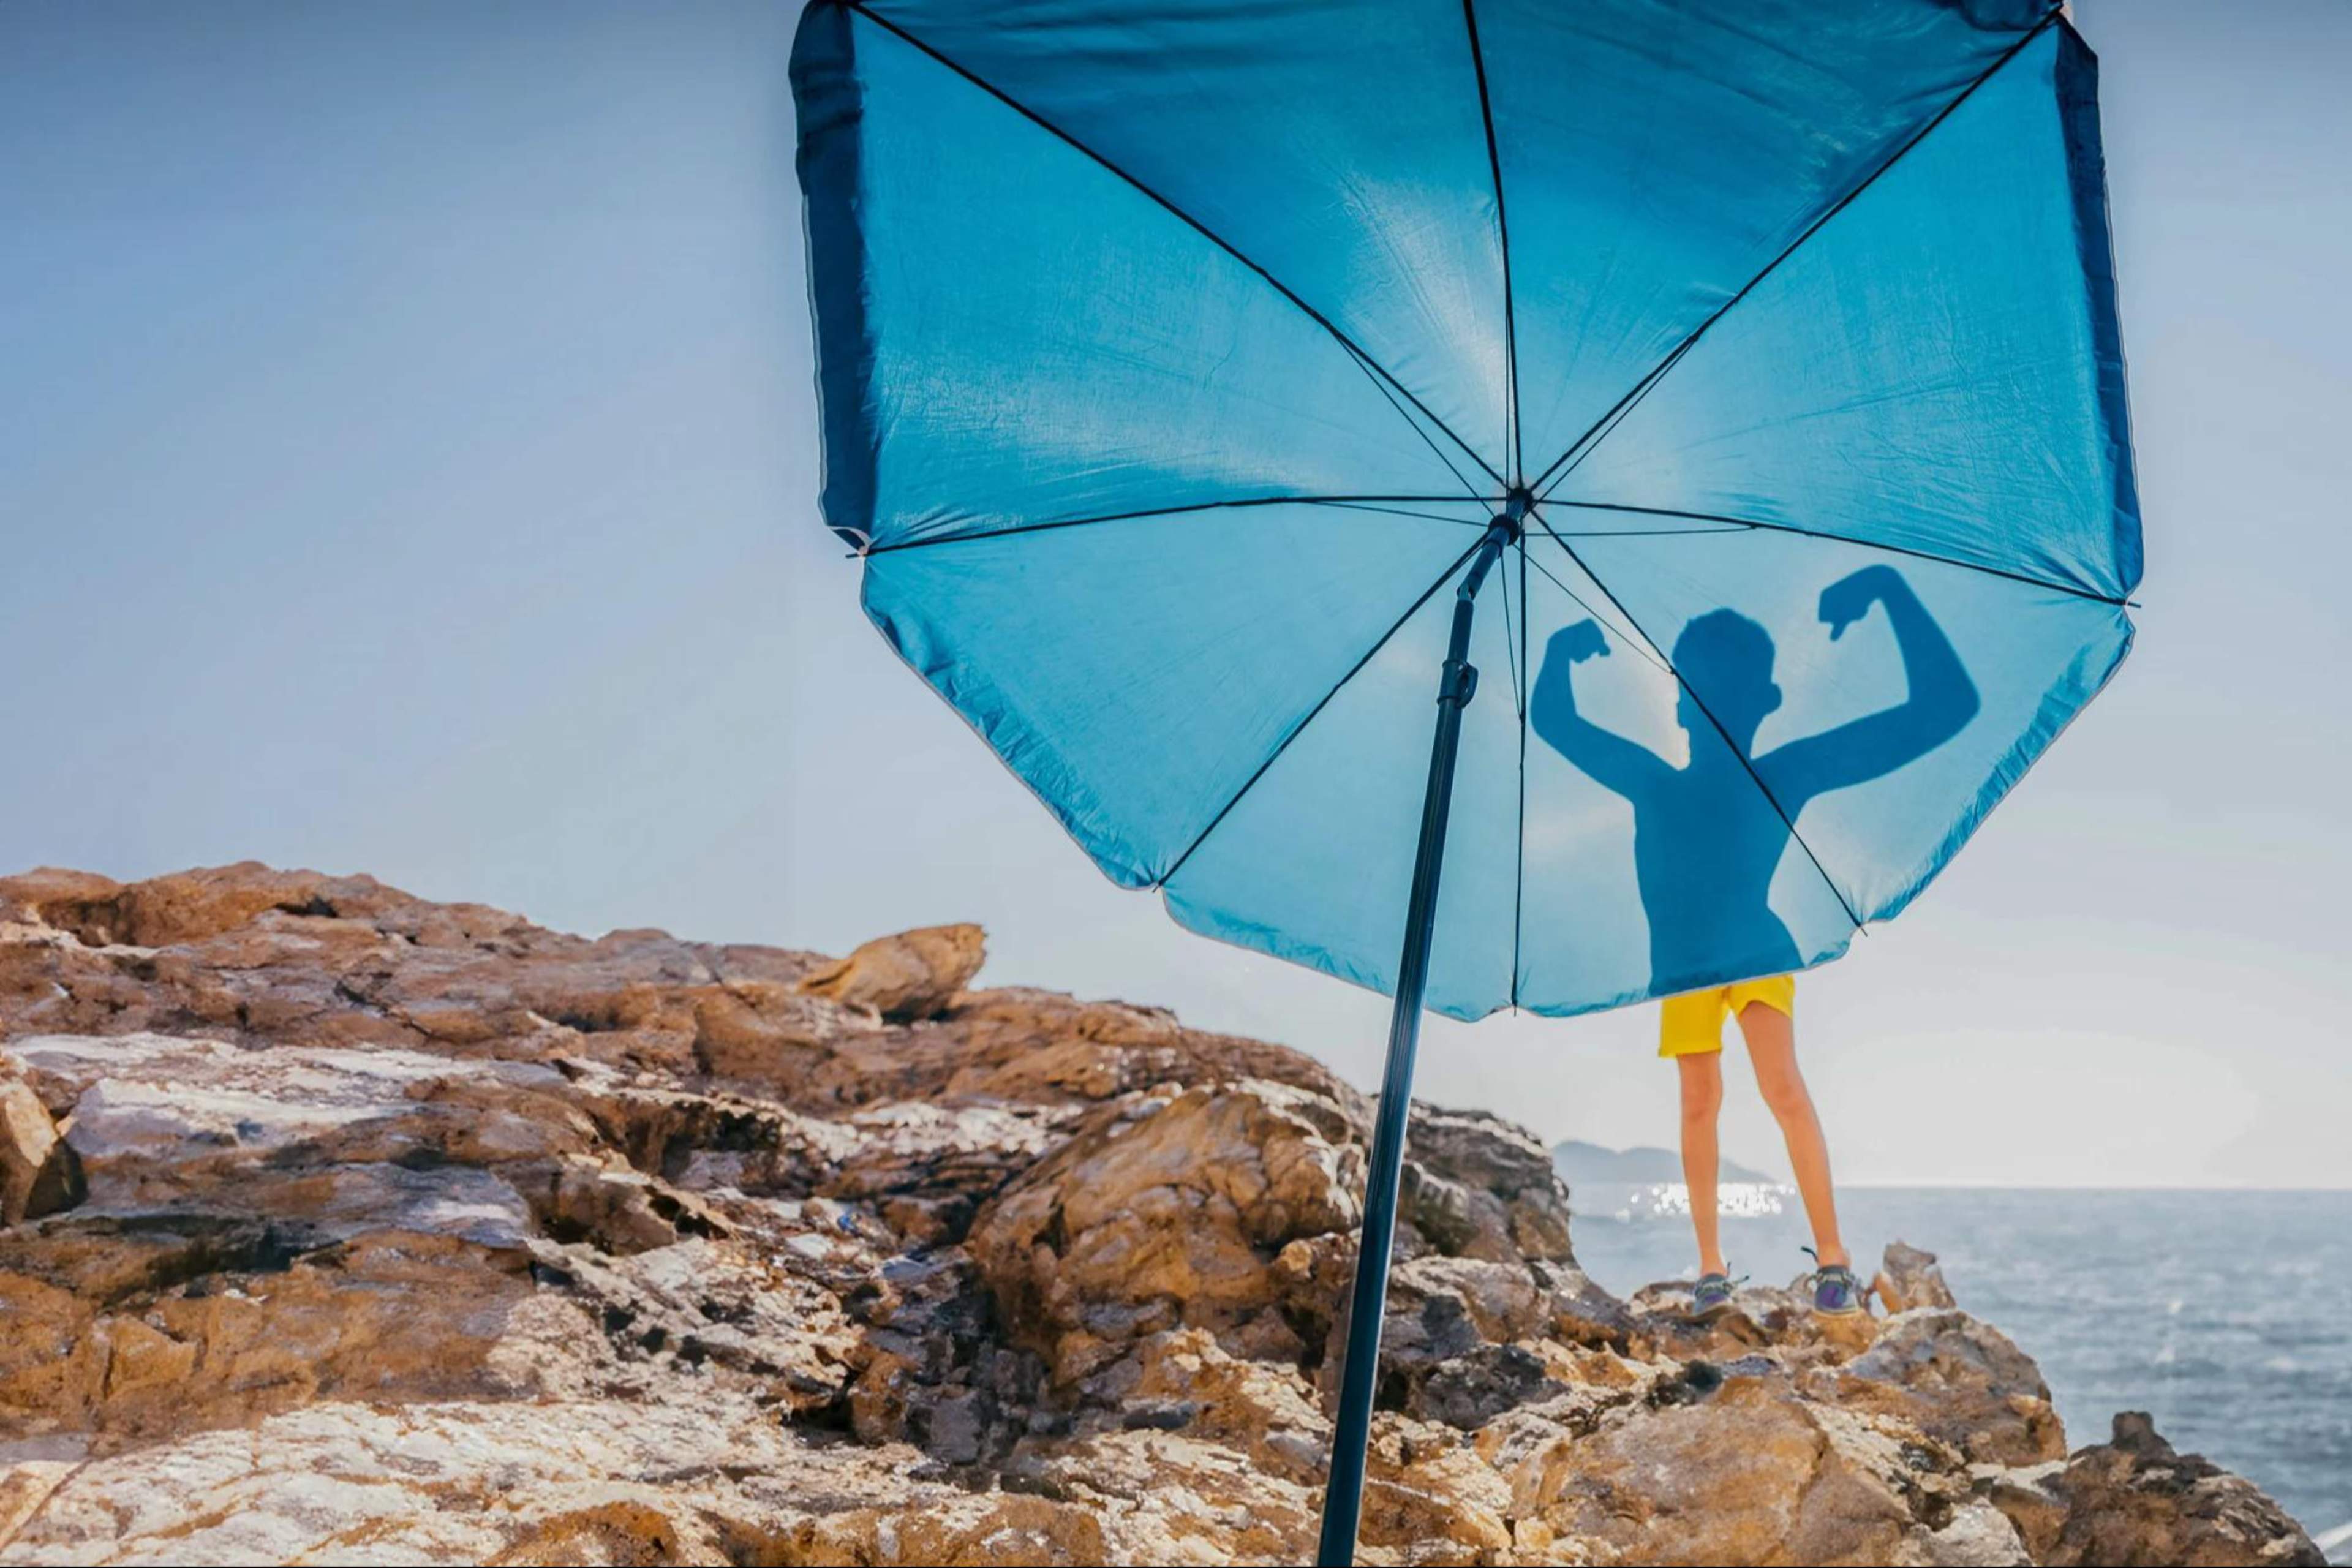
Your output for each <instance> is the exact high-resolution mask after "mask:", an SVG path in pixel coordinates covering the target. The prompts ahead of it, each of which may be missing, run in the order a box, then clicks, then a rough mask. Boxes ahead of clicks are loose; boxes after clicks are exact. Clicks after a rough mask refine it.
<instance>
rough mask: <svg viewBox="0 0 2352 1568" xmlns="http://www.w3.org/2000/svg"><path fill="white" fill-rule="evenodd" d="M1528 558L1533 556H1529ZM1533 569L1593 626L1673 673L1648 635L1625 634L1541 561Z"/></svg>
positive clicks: (1668, 672)
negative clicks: (1586, 617)
mask: <svg viewBox="0 0 2352 1568" xmlns="http://www.w3.org/2000/svg"><path fill="white" fill-rule="evenodd" d="M1536 521H1538V523H1541V522H1542V521H1543V520H1542V519H1541V518H1538V519H1537V520H1536ZM1544 531H1546V532H1547V533H1549V532H1550V529H1549V527H1546V528H1545V530H1544ZM1553 537H1554V538H1558V537H1559V535H1557V534H1553ZM1530 559H1533V558H1532V557H1530ZM1535 569H1536V570H1537V571H1538V572H1540V573H1542V574H1544V576H1545V577H1547V578H1549V580H1550V582H1551V585H1552V586H1553V587H1555V588H1557V589H1559V591H1560V592H1561V593H1563V594H1565V595H1568V597H1569V601H1570V603H1571V604H1573V605H1575V606H1576V607H1577V608H1578V609H1580V610H1582V611H1583V612H1584V613H1585V614H1586V615H1588V616H1591V617H1592V624H1593V625H1594V626H1600V627H1601V628H1603V629H1604V630H1606V631H1607V632H1608V633H1609V635H1610V636H1611V637H1615V638H1616V639H1617V640H1618V641H1619V642H1622V643H1623V644H1624V645H1625V646H1626V647H1629V648H1632V649H1633V651H1634V652H1635V653H1637V654H1639V655H1640V656H1641V657H1642V658H1644V659H1647V660H1648V661H1649V662H1650V663H1651V664H1653V665H1654V666H1656V667H1657V668H1658V670H1659V672H1660V673H1661V674H1664V675H1672V674H1673V673H1674V671H1673V670H1671V669H1669V668H1667V667H1666V661H1665V660H1664V659H1663V658H1659V657H1658V655H1657V653H1656V651H1655V650H1654V649H1652V648H1650V647H1645V646H1644V645H1645V644H1646V643H1647V642H1648V641H1649V638H1648V637H1641V636H1633V637H1629V636H1627V635H1626V633H1625V631H1624V628H1622V626H1617V625H1616V624H1615V623H1614V622H1612V621H1611V620H1610V619H1609V617H1608V616H1604V615H1602V614H1601V612H1600V611H1598V610H1596V609H1594V608H1593V607H1592V606H1591V605H1590V604H1588V603H1586V602H1585V598H1584V595H1581V594H1580V593H1578V592H1577V591H1576V590H1575V589H1573V588H1571V587H1570V586H1569V585H1568V584H1565V583H1563V582H1561V581H1560V580H1559V574H1557V573H1555V572H1553V571H1552V569H1551V568H1550V567H1549V566H1547V565H1545V564H1544V563H1542V562H1540V561H1537V562H1535Z"/></svg>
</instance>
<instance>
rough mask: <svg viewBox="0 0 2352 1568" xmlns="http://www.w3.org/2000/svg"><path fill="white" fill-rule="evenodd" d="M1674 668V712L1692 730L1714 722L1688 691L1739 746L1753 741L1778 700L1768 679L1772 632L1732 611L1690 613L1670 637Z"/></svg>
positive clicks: (1742, 748)
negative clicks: (1678, 689)
mask: <svg viewBox="0 0 2352 1568" xmlns="http://www.w3.org/2000/svg"><path fill="white" fill-rule="evenodd" d="M1675 669H1676V670H1677V671H1679V672H1680V673H1681V675H1682V678H1683V681H1684V689H1683V694H1682V700H1681V701H1680V703H1679V704H1678V705H1677V707H1676V710H1675V712H1676V717H1678V718H1679V719H1680V720H1681V721H1682V726H1683V728H1684V729H1685V730H1686V731H1689V732H1690V733H1692V734H1693V735H1697V734H1701V733H1703V732H1705V731H1709V730H1711V729H1713V728H1714V726H1713V725H1711V724H1709V723H1708V722H1707V716H1706V713H1705V712H1701V711H1700V710H1699V709H1698V706H1697V704H1696V703H1695V702H1693V701H1692V700H1691V694H1692V693H1693V692H1696V693H1697V694H1698V697H1699V699H1700V700H1703V701H1704V702H1705V703H1706V708H1707V711H1708V712H1712V713H1713V714H1714V715H1715V718H1716V721H1717V722H1718V723H1720V724H1721V725H1722V726H1723V728H1724V730H1725V731H1727V734H1728V735H1729V737H1730V740H1731V742H1732V744H1733V745H1735V746H1738V748H1739V750H1740V751H1741V752H1747V751H1748V748H1749V747H1750V746H1751V745H1752V744H1753V743H1754V742H1755V740H1756V729H1757V726H1758V725H1759V724H1761V723H1763V722H1764V720H1765V716H1766V715H1768V714H1769V713H1770V712H1771V711H1772V710H1774V709H1776V708H1778V707H1780V688H1779V687H1778V686H1776V685H1774V684H1773V682H1772V637H1771V634H1770V633H1769V632H1767V631H1766V630H1765V629H1764V628H1763V627H1762V626H1758V625H1757V624H1756V623H1755V622H1754V621H1751V620H1749V619H1748V617H1747V616H1742V615H1738V614H1736V613H1735V612H1733V611H1730V610H1710V611H1708V612H1707V613H1706V615H1703V616H1695V617H1693V619H1692V620H1691V622H1690V624H1689V625H1688V626H1685V627H1683V634H1682V636H1680V637H1676V638H1675Z"/></svg>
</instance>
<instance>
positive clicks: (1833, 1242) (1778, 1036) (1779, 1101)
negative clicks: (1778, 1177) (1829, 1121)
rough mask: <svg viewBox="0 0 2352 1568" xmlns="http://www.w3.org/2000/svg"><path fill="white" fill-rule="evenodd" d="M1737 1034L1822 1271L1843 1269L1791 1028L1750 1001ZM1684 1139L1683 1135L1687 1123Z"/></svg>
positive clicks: (1826, 1154) (1824, 1160)
mask: <svg viewBox="0 0 2352 1568" xmlns="http://www.w3.org/2000/svg"><path fill="white" fill-rule="evenodd" d="M1739 1032H1740V1034H1741V1035H1743V1036H1745V1037H1747V1040H1748V1060H1749V1061H1751V1062H1753V1063H1754V1064H1755V1067H1756V1087H1757V1088H1758V1089H1760V1090H1761V1091H1763V1095H1764V1103H1765V1104H1766V1105H1768V1106H1769V1107H1770V1108H1771V1110H1772V1116H1773V1119H1774V1120H1775V1121H1779V1122H1780V1136H1781V1138H1782V1139H1783V1140H1785V1141H1786V1142H1787V1143H1788V1145H1789V1164H1790V1168H1791V1169H1793V1170H1794V1171H1795V1172H1796V1175H1797V1191H1798V1192H1799V1193H1800V1194H1802V1196H1803V1198H1804V1200H1805V1217H1806V1219H1808V1220H1809V1221H1811V1224H1812V1227H1813V1250H1814V1251H1815V1252H1816V1253H1817V1254H1818V1255H1819V1256H1820V1258H1821V1261H1822V1264H1823V1265H1825V1266H1826V1265H1830V1264H1840V1265H1843V1264H1845V1263H1847V1262H1849V1261H1850V1260H1849V1259H1848V1258H1847V1257H1846V1253H1845V1243H1844V1242H1843V1240H1842V1239H1840V1237H1839V1236H1838V1222H1837V1198H1836V1195H1835V1194H1833V1193H1832V1190H1831V1187H1830V1146H1829V1141H1828V1140H1827V1139H1825V1138H1823V1137H1822V1121H1821V1118H1820V1117H1819V1116H1817V1115H1815V1114H1814V1112H1813V1097H1812V1094H1811V1091H1810V1090H1808V1089H1806V1088H1805V1078H1804V1075H1803V1074H1802V1073H1801V1072H1799V1071H1798V1070H1797V1026H1796V1025H1795V1024H1794V1023H1793V1022H1792V1021H1790V1017H1789V1016H1788V1015H1787V1014H1786V1013H1783V1012H1780V1010H1778V1009H1777V1008H1774V1007H1772V1006H1770V1005H1767V1004H1765V1003H1762V1002H1750V1003H1749V1004H1748V1005H1747V1006H1745V1007H1742V1008H1741V1009H1740V1010H1739ZM1684 1136H1685V1138H1687V1137H1688V1136H1689V1131H1688V1123H1687V1122H1685V1131H1684ZM1709 1195H1710V1196H1712V1195H1713V1189H1712V1188H1710V1189H1709Z"/></svg>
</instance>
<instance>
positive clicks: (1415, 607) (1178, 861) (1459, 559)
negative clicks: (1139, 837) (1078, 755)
mask: <svg viewBox="0 0 2352 1568" xmlns="http://www.w3.org/2000/svg"><path fill="white" fill-rule="evenodd" d="M1484 543H1486V533H1485V532H1484V531H1481V532H1480V534H1479V536H1478V539H1477V542H1475V543H1473V544H1472V545H1471V546H1470V548H1469V549H1467V550H1465V551H1464V552H1462V553H1461V554H1459V555H1457V556H1455V557H1454V562H1453V564H1451V565H1449V566H1447V567H1446V569H1445V570H1444V572H1443V573H1441V574H1439V575H1438V578H1437V581H1435V582H1434V583H1432V584H1430V585H1429V586H1428V587H1426V588H1424V589H1423V590H1422V591H1421V593H1420V595H1418V596H1417V597H1415V598H1414V600H1413V602H1412V604H1410V605H1406V606H1405V611H1404V614H1402V615H1401V616H1398V617H1397V618H1396V620H1395V622H1394V623H1393V624H1391V626H1390V627H1389V629H1388V630H1386V631H1384V632H1382V633H1381V635H1380V639H1379V640H1378V641H1376V642H1374V643H1373V644H1372V646H1371V647H1368V648H1366V649H1365V650H1364V657H1363V658H1360V659H1358V660H1357V661H1356V662H1355V663H1353V664H1351V665H1349V667H1348V673H1347V674H1345V675H1343V676H1341V677H1340V678H1339V679H1338V680H1336V681H1334V682H1333V683H1332V686H1331V689H1330V690H1328V691H1327V692H1325V693H1324V694H1323V696H1322V699H1321V700H1319V701H1318V702H1317V703H1316V704H1315V706H1314V707H1312V708H1309V709H1308V710H1307V715H1306V717H1305V718H1303V719H1301V720H1299V721H1298V722H1297V723H1296V724H1293V725H1292V726H1291V727H1290V730H1289V732H1288V733H1286V734H1285V735H1284V736H1283V737H1282V739H1281V741H1280V742H1277V743H1276V746H1275V748H1274V751H1273V752H1271V753H1270V754H1269V755H1268V756H1267V757H1266V759H1265V761H1264V762H1262V763H1259V764H1258V765H1257V771H1256V772H1255V773H1252V774H1250V776H1249V777H1248V778H1246V779H1244V780H1243V781H1242V787H1241V788H1239V789H1237V790H1235V791H1234V793H1233V797H1232V798H1231V799H1229V800H1227V801H1226V802H1225V804H1224V805H1221V806H1219V807H1218V808H1217V815H1216V816H1213V817H1211V818H1209V825H1208V826H1206V827H1203V828H1202V829H1201V831H1200V832H1199V833H1198V834H1195V835H1194V836H1193V838H1192V843H1190V844H1187V845H1186V846H1184V852H1183V853H1182V854H1181V855H1179V856H1177V857H1176V858H1175V860H1174V861H1173V862H1172V863H1171V864H1170V866H1169V868H1168V869H1167V870H1165V871H1163V872H1161V873H1160V877H1159V879H1157V880H1155V881H1154V882H1152V884H1151V886H1153V887H1155V888H1165V887H1167V886H1168V884H1169V883H1170V882H1171V881H1172V880H1174V879H1175V876H1176V873H1177V872H1179V871H1181V870H1182V869H1183V868H1184V862H1186V861H1187V860H1190V859H1191V858H1192V851H1194V850H1195V849H1198V848H1199V847H1201V846H1202V845H1203V844H1205V843H1207V842H1208V841H1209V835H1210V834H1212V833H1214V832H1215V831H1216V830H1217V826H1218V825H1219V824H1220V823H1222V822H1223V821H1224V820H1225V818H1226V816H1228V815H1230V814H1231V813H1232V811H1233V809H1234V807H1235V806H1237V805H1240V804H1241V803H1242V797H1243V796H1244V795H1247V794H1249V792H1250V791H1251V790H1253V789H1255V788H1256V787H1257V781H1258V780H1260V779H1262V778H1264V777H1265V775H1266V772H1267V770H1268V769H1270V768H1272V767H1273V766H1274V764H1275V763H1278V762H1280V761H1281V760H1282V753H1283V752H1286V751H1288V750H1290V742H1293V741H1296V740H1297V739H1298V737H1299V736H1301V735H1303V734H1305V733H1306V732H1307V726H1308V725H1309V724H1312V723H1314V722H1315V721H1316V719H1317V718H1318V716H1320V715H1321V713H1322V711H1323V710H1324V709H1326V708H1328V707H1329V706H1330V705H1331V700H1332V699H1333V698H1335V697H1337V696H1339V692H1340V690H1341V689H1342V688H1344V687H1345V686H1346V685H1347V684H1348V682H1349V681H1351V680H1353V679H1356V676H1357V674H1358V673H1359V672H1360V670H1362V668H1364V666H1366V665H1368V664H1370V663H1371V662H1372V660H1373V659H1374V658H1377V657H1378V656H1379V654H1380V651H1381V649H1382V648H1384V647H1388V646H1389V643H1390V640H1391V638H1393V637H1395V636H1396V635H1397V633H1399V632H1401V631H1402V630H1403V629H1404V624H1405V623H1406V622H1407V621H1409V620H1411V619H1412V617H1413V616H1414V615H1415V614H1416V613H1417V612H1419V610H1420V609H1421V607H1422V606H1423V605H1425V604H1427V603H1429V600H1430V595H1433V594H1434V593H1436V592H1437V591H1438V590H1439V589H1440V588H1443V587H1444V586H1445V584H1448V583H1450V582H1452V581H1453V580H1454V574H1455V573H1456V572H1459V571H1461V570H1462V564H1463V563H1464V562H1465V561H1467V560H1469V559H1470V557H1471V556H1473V555H1475V554H1476V553H1477V552H1478V547H1479V545H1482V544H1484Z"/></svg>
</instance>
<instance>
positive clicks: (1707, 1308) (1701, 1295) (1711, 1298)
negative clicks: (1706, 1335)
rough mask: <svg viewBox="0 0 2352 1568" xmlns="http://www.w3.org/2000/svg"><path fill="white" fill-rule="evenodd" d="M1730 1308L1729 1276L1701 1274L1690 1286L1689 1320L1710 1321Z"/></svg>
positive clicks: (1697, 1321) (1696, 1321)
mask: <svg viewBox="0 0 2352 1568" xmlns="http://www.w3.org/2000/svg"><path fill="white" fill-rule="evenodd" d="M1729 1310H1731V1277H1730V1276H1729V1275H1727V1274H1702V1275H1700V1276H1699V1277H1698V1283H1697V1284H1696V1285H1694V1286H1692V1287H1691V1310H1690V1315H1691V1321H1692V1322H1694V1323H1711V1322H1713V1321H1715V1320H1716V1319H1717V1318H1720V1317H1721V1316H1723V1314H1724V1313H1726V1312H1728V1311H1729Z"/></svg>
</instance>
